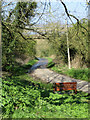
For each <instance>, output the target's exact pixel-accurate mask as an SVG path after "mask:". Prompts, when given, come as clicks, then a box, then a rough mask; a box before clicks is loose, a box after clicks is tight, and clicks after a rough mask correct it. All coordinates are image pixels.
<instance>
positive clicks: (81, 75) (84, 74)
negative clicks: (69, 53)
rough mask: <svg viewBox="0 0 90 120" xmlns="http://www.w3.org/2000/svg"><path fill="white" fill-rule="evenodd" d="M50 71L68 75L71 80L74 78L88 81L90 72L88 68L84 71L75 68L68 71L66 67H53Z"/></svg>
mask: <svg viewBox="0 0 90 120" xmlns="http://www.w3.org/2000/svg"><path fill="white" fill-rule="evenodd" d="M51 69H52V70H54V71H56V72H58V73H61V74H65V75H68V76H70V77H72V78H75V79H80V80H85V81H90V80H89V74H90V70H89V69H88V68H84V69H75V68H72V69H68V67H67V66H54V67H52V68H51Z"/></svg>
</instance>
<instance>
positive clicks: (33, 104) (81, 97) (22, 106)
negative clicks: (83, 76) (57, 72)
mask: <svg viewBox="0 0 90 120" xmlns="http://www.w3.org/2000/svg"><path fill="white" fill-rule="evenodd" d="M25 71H27V65H26V66H22V69H21V68H20V67H19V68H17V69H16V71H15V73H13V75H12V76H4V77H3V80H2V118H89V117H88V102H89V96H88V94H87V93H83V92H78V93H77V94H74V93H73V92H72V91H71V93H69V92H68V91H67V92H61V93H53V86H52V84H47V83H43V82H41V81H40V80H34V79H33V78H31V77H30V76H29V75H28V74H26V73H25Z"/></svg>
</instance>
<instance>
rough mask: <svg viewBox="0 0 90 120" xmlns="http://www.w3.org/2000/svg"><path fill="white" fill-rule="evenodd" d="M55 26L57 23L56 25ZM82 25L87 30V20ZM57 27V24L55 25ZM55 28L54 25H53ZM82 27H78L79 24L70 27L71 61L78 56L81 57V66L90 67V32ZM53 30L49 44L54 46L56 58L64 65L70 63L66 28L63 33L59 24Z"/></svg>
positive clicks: (81, 22)
mask: <svg viewBox="0 0 90 120" xmlns="http://www.w3.org/2000/svg"><path fill="white" fill-rule="evenodd" d="M54 24H55V23H54ZM80 24H81V25H82V26H83V27H84V28H87V27H88V26H87V25H88V22H87V20H86V19H85V20H84V19H82V20H81V21H80ZM55 25H56V24H55ZM52 26H53V25H52ZM83 27H81V26H77V23H76V24H74V25H72V26H71V27H68V41H69V50H70V59H71V61H72V60H73V59H74V58H76V55H78V56H80V58H81V61H80V65H81V66H83V64H85V65H88V62H89V60H88V59H89V58H88V31H85V29H84V28H83ZM53 28H54V29H53ZM53 28H52V32H51V33H50V34H49V43H50V44H51V45H52V49H53V50H54V51H55V54H56V57H57V58H59V59H60V60H61V61H63V62H64V63H67V62H68V57H67V37H66V30H65V28H64V30H63V32H62V29H63V28H62V27H61V25H60V24H59V25H58V23H57V25H56V26H54V27H53Z"/></svg>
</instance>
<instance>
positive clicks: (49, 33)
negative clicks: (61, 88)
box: [1, 0, 89, 118]
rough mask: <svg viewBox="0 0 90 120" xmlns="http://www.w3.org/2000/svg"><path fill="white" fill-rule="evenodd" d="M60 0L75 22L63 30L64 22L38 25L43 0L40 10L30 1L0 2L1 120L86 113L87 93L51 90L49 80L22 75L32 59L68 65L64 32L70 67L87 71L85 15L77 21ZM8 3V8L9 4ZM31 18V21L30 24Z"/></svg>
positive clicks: (33, 61) (78, 115)
mask: <svg viewBox="0 0 90 120" xmlns="http://www.w3.org/2000/svg"><path fill="white" fill-rule="evenodd" d="M60 2H61V4H62V5H63V6H64V9H65V13H66V15H67V17H68V19H71V17H73V18H75V19H76V21H77V22H76V23H73V22H72V24H69V25H68V31H67V29H66V24H63V25H62V24H61V23H60V22H58V21H57V22H53V23H49V22H48V23H46V24H45V25H42V27H41V26H40V27H38V25H37V23H38V22H39V20H40V19H41V17H42V16H43V15H44V10H45V6H48V8H50V3H48V2H45V3H42V4H44V9H43V13H39V12H37V9H38V3H37V2H34V1H29V2H16V3H14V2H11V3H7V2H5V1H2V3H1V4H2V5H1V6H2V10H1V25H2V73H3V76H2V101H3V102H2V105H1V107H2V112H3V118H51V117H53V118H67V117H69V118H73V117H76V118H80V117H82V118H87V117H88V99H89V98H88V94H87V93H82V92H78V93H77V95H74V94H71V95H68V94H66V93H65V94H64V93H63V95H62V94H61V95H59V94H58V93H56V94H53V90H52V85H51V84H48V85H47V84H45V83H42V82H41V81H38V80H33V78H32V77H30V76H28V75H27V74H26V72H27V70H28V69H30V67H31V66H32V65H33V64H34V63H35V62H37V60H35V58H36V57H49V58H50V57H51V58H52V56H54V57H53V61H54V62H55V63H54V64H56V65H57V64H58V65H59V64H62V65H68V54H67V36H66V33H67V32H68V39H69V50H70V61H71V67H72V68H75V66H76V68H80V69H83V68H85V69H87V68H88V66H89V56H88V47H89V39H88V37H89V30H88V26H89V22H88V20H87V19H86V18H84V19H81V20H78V18H76V17H75V16H74V15H70V14H69V13H68V10H67V6H66V5H65V3H64V2H63V1H62V0H60ZM11 5H12V6H13V7H11V8H9V7H10V6H11ZM49 10H50V9H49ZM36 17H38V19H37V20H36V22H32V20H33V19H34V18H36ZM41 28H42V29H41ZM28 32H29V33H28ZM32 32H33V33H34V34H31V33H32ZM35 33H36V34H35ZM44 46H45V48H44ZM39 53H40V54H39ZM4 72H6V75H4ZM80 74H81V73H80ZM82 74H84V72H83V73H82ZM86 74H88V71H86ZM87 76H88V75H87ZM84 78H85V77H84ZM86 80H87V81H88V77H87V79H86ZM67 108H68V109H69V112H67V111H68V110H67Z"/></svg>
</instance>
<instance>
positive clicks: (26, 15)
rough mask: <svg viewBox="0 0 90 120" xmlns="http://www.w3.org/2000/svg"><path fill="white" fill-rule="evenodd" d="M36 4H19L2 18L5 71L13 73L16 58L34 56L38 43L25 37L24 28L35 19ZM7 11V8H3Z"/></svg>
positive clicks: (3, 63)
mask: <svg viewBox="0 0 90 120" xmlns="http://www.w3.org/2000/svg"><path fill="white" fill-rule="evenodd" d="M36 7H37V3H36V2H33V1H31V2H17V3H16V5H15V8H14V7H13V8H12V9H10V11H7V13H8V14H7V15H6V17H5V16H4V15H3V16H2V43H3V46H2V51H3V52H2V65H3V70H6V71H9V72H11V71H12V69H13V67H14V66H15V63H16V62H15V61H16V58H23V59H24V58H25V56H30V57H32V56H34V55H35V53H36V50H35V45H36V41H35V40H34V39H32V38H31V37H30V36H29V37H28V36H27V35H24V34H23V33H24V27H26V26H27V25H29V24H30V22H31V19H32V18H33V17H35V13H34V11H35V9H36ZM3 11H5V8H3Z"/></svg>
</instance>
